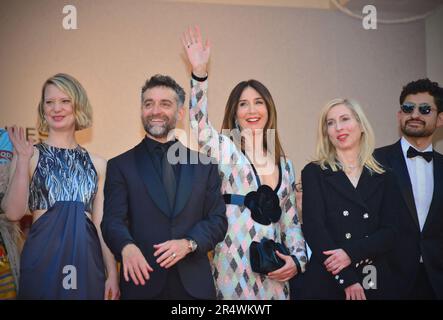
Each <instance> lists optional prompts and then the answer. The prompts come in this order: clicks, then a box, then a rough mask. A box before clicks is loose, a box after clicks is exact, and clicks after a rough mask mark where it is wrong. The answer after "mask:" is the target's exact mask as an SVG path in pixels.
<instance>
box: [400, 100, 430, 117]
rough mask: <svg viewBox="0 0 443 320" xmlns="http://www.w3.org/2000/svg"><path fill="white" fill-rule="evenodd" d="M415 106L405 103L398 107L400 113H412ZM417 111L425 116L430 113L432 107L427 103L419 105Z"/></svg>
mask: <svg viewBox="0 0 443 320" xmlns="http://www.w3.org/2000/svg"><path fill="white" fill-rule="evenodd" d="M415 106H416V104H415V103H412V102H405V103H403V104H402V105H401V106H400V108H401V111H403V112H404V113H412V112H413V111H414V109H415ZM418 111H419V112H420V113H421V114H423V115H427V114H430V113H431V111H432V107H431V106H430V105H429V104H428V103H420V104H419V105H418Z"/></svg>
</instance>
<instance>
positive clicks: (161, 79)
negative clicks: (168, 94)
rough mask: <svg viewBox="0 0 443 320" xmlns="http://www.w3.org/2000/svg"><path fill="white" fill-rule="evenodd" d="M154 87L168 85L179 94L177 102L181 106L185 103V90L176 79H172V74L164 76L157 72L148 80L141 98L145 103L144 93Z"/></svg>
mask: <svg viewBox="0 0 443 320" xmlns="http://www.w3.org/2000/svg"><path fill="white" fill-rule="evenodd" d="M154 87H167V88H171V89H172V90H174V92H175V93H176V94H177V104H178V106H179V107H181V106H183V104H184V103H185V96H186V94H185V90H183V88H182V87H181V86H180V85H179V84H178V83H177V82H175V80H174V79H172V78H171V77H170V76H164V75H161V74H156V75H154V76H152V77H151V78H149V79H148V80H146V82H145V84H144V86H143V88H142V92H141V100H142V103H143V94H144V93H145V91H146V90H148V89H151V88H154Z"/></svg>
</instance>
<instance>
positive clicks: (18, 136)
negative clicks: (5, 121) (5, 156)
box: [8, 126, 34, 161]
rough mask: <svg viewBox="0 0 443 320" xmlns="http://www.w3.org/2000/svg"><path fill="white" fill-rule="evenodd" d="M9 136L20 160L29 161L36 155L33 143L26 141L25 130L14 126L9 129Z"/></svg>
mask: <svg viewBox="0 0 443 320" xmlns="http://www.w3.org/2000/svg"><path fill="white" fill-rule="evenodd" d="M8 135H9V138H10V139H11V142H12V145H13V146H14V153H15V154H16V156H17V159H18V160H23V161H29V160H30V159H31V158H32V155H33V154H34V147H33V145H32V143H31V142H29V141H28V140H26V137H25V131H24V129H23V128H21V127H20V128H17V126H12V127H9V128H8Z"/></svg>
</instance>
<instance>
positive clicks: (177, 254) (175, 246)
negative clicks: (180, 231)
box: [154, 239, 191, 269]
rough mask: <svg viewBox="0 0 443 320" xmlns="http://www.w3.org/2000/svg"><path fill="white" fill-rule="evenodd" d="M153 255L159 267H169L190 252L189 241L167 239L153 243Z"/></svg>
mask: <svg viewBox="0 0 443 320" xmlns="http://www.w3.org/2000/svg"><path fill="white" fill-rule="evenodd" d="M154 249H155V252H154V257H158V258H157V260H156V261H157V263H158V264H160V267H162V268H165V269H169V268H171V267H172V266H173V265H175V264H176V263H177V262H179V261H180V260H181V259H183V258H184V257H186V255H187V254H188V253H190V252H191V250H190V248H189V241H188V240H186V239H179V240H169V241H166V242H163V243H159V244H154Z"/></svg>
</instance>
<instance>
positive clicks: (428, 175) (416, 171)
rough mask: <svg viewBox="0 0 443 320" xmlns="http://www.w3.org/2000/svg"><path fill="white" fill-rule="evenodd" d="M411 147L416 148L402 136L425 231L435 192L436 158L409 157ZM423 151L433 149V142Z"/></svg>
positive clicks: (413, 190) (416, 205)
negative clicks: (428, 160) (429, 159)
mask: <svg viewBox="0 0 443 320" xmlns="http://www.w3.org/2000/svg"><path fill="white" fill-rule="evenodd" d="M409 147H412V148H414V149H417V148H415V147H414V146H412V145H411V144H410V143H409V142H408V141H407V140H406V139H405V138H404V137H402V138H401V148H402V150H403V156H404V157H405V160H406V165H407V167H408V172H409V178H410V179H411V184H412V192H413V193H414V201H415V208H416V209H417V215H418V222H419V225H420V231H423V226H424V225H425V222H426V218H427V216H428V212H429V207H430V206H431V202H432V196H433V194H434V160H431V161H430V162H427V161H426V160H425V159H424V158H423V157H421V156H417V157H414V158H408V157H407V152H408V149H409ZM419 151H422V152H427V151H432V144H431V145H429V146H428V147H427V148H426V149H425V150H419Z"/></svg>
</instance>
